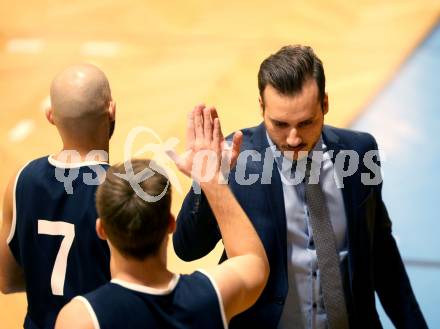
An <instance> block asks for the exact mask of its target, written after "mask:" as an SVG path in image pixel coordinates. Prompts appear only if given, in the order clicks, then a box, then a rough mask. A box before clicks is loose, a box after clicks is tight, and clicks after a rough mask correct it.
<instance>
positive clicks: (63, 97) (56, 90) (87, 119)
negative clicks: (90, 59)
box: [50, 64, 112, 139]
mask: <svg viewBox="0 0 440 329" xmlns="http://www.w3.org/2000/svg"><path fill="white" fill-rule="evenodd" d="M50 100H51V107H52V111H53V120H54V123H55V125H56V126H57V127H58V129H60V130H61V131H63V132H65V133H66V134H67V135H69V136H70V137H78V138H81V139H83V138H85V137H88V136H90V137H93V135H94V134H95V133H96V131H97V129H98V126H99V125H100V124H102V122H105V120H107V121H108V109H109V105H110V102H111V100H112V96H111V90H110V85H109V82H108V80H107V77H106V76H105V74H104V72H102V71H101V70H100V69H99V68H97V67H96V66H94V65H91V64H78V65H73V66H69V67H68V68H66V69H65V70H63V71H62V72H61V73H59V74H58V75H57V76H56V77H55V79H54V80H53V81H52V84H51V87H50Z"/></svg>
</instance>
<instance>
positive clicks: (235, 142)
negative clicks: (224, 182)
mask: <svg viewBox="0 0 440 329" xmlns="http://www.w3.org/2000/svg"><path fill="white" fill-rule="evenodd" d="M242 142H243V133H242V132H241V131H240V130H239V131H237V132H236V133H235V134H234V136H233V137H232V145H231V166H235V163H236V162H237V159H238V156H239V155H240V148H241V143H242Z"/></svg>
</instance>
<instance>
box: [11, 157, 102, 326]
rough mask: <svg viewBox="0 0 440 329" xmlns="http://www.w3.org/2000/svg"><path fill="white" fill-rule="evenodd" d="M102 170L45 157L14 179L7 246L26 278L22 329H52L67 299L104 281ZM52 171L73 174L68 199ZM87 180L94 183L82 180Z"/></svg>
mask: <svg viewBox="0 0 440 329" xmlns="http://www.w3.org/2000/svg"><path fill="white" fill-rule="evenodd" d="M67 167H68V168H67ZM107 168H108V165H107V164H106V163H102V162H97V161H90V162H83V163H78V164H72V165H70V166H66V164H63V163H62V162H59V161H57V160H55V159H54V158H53V157H51V156H49V157H44V158H40V159H37V160H34V161H32V162H30V163H29V164H28V165H26V166H25V167H24V168H23V170H22V171H21V172H20V174H19V175H18V177H17V181H16V184H15V189H14V197H15V209H14V212H15V216H14V218H13V223H12V227H11V231H10V236H9V238H8V243H9V247H10V249H11V251H12V254H13V255H14V257H15V259H16V260H17V262H18V264H19V265H20V266H21V267H22V268H23V271H24V275H25V281H26V293H27V299H28V314H27V317H26V320H25V328H47V327H52V326H53V324H54V321H55V318H56V316H57V313H58V311H59V310H60V309H61V308H62V307H63V306H64V305H65V304H66V303H67V302H69V301H70V299H71V298H72V297H74V296H76V295H77V294H78V293H80V292H83V293H86V292H89V291H91V290H93V289H95V288H96V287H99V286H100V285H102V284H104V283H106V282H107V281H108V280H109V278H110V272H109V261H110V254H109V249H108V246H107V244H106V242H105V241H103V240H100V239H99V238H98V237H97V235H96V233H95V220H96V218H97V217H98V216H97V212H96V208H95V191H96V188H97V183H98V181H99V177H101V179H102V177H103V175H104V174H105V169H107ZM55 170H62V171H66V172H68V173H69V174H68V175H71V174H72V172H75V171H76V172H77V173H78V178H77V179H75V180H74V181H73V182H72V191H71V192H72V193H71V194H69V193H67V192H66V189H65V186H64V183H63V182H60V181H58V180H57V179H56V177H55ZM88 175H91V177H92V179H93V180H94V181H95V182H90V181H87V179H84V177H89V176H88ZM75 176H76V174H75ZM84 181H86V182H84ZM90 183H94V185H91V184H90Z"/></svg>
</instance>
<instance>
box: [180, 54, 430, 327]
mask: <svg viewBox="0 0 440 329" xmlns="http://www.w3.org/2000/svg"><path fill="white" fill-rule="evenodd" d="M258 86H259V91H260V99H259V100H260V106H261V111H262V115H263V119H264V122H263V123H261V124H260V125H259V126H257V127H253V128H248V129H244V130H242V132H243V144H242V147H241V153H240V156H239V157H238V161H237V165H236V166H235V167H234V168H233V169H232V170H231V172H230V174H229V184H230V186H231V189H232V191H233V192H234V194H235V196H236V198H237V199H238V201H239V203H240V204H241V206H242V207H243V209H244V210H245V211H246V213H247V214H248V216H249V217H250V218H251V220H252V222H253V224H254V226H255V228H256V230H257V232H258V234H259V236H260V238H261V240H262V241H263V245H264V247H265V249H266V253H267V256H268V259H269V262H270V268H271V272H270V276H269V281H268V284H267V286H266V288H265V290H264V292H263V294H262V295H261V297H260V299H259V300H258V301H257V303H256V304H255V305H254V306H253V307H252V308H250V309H249V310H248V311H246V312H244V313H242V314H240V315H238V316H236V317H235V318H233V319H232V321H231V323H230V327H231V328H265V329H269V328H279V329H286V328H331V329H334V328H348V327H350V328H369V329H371V328H381V327H382V326H381V324H380V321H379V317H378V314H377V311H376V307H375V292H377V294H378V296H379V298H380V301H381V303H382V305H383V306H384V309H385V311H386V312H387V314H388V316H389V317H390V319H391V320H392V322H393V323H394V325H395V326H396V327H397V328H408V329H409V328H427V326H426V323H425V320H424V318H423V315H422V313H421V311H420V309H419V306H418V304H417V301H416V299H415V296H414V294H413V292H412V289H411V285H410V282H409V279H408V276H407V274H406V271H405V268H404V265H403V262H402V259H401V257H400V254H399V251H398V249H397V246H396V243H395V240H394V238H393V236H392V234H391V221H390V219H389V216H388V213H387V210H386V208H385V205H384V203H383V201H382V195H381V188H382V184H381V183H382V181H381V176H380V167H379V166H380V163H379V159H378V153H377V144H376V141H375V140H374V138H373V137H372V136H371V135H369V134H366V133H360V132H354V131H350V130H345V129H338V128H334V127H330V126H326V125H324V116H325V114H326V113H327V112H328V96H327V94H326V92H325V75H324V69H323V66H322V62H321V61H320V60H319V58H318V57H317V56H316V55H315V54H314V52H313V50H312V49H311V48H310V47H304V46H287V47H283V48H281V49H280V50H279V51H278V52H277V53H275V54H273V55H271V56H269V57H268V58H267V59H265V60H264V61H263V63H262V64H261V66H260V71H259V74H258ZM305 160H307V161H305ZM301 163H303V164H304V166H302V168H304V169H306V170H305V171H304V170H303V171H302V172H301V170H299V168H300V167H301V165H300V164H301ZM316 164H317V165H316ZM296 166H298V170H296V171H294V170H293V169H294V168H295V167H296ZM307 168H308V169H307ZM293 172H294V173H295V175H294V177H293V182H292V173H293ZM304 178H305V179H304ZM220 239H221V235H220V233H219V230H218V227H217V226H216V221H215V219H214V217H213V214H212V211H211V209H210V207H209V205H208V203H207V201H206V197H205V196H204V195H203V193H198V191H197V189H194V191H190V192H189V193H188V195H187V197H186V198H185V201H184V203H183V206H182V209H181V211H180V213H179V216H178V219H177V230H176V232H175V234H174V237H173V242H174V248H175V251H176V253H177V255H178V256H179V257H181V258H182V259H184V260H186V261H190V260H194V259H197V258H200V257H202V256H204V255H206V254H207V253H209V252H210V251H211V250H212V249H213V248H214V247H215V245H216V243H217V242H218V241H219V240H220ZM239 239H240V237H237V242H239ZM224 257H226V255H224Z"/></svg>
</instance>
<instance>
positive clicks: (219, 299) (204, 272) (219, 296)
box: [197, 269, 228, 329]
mask: <svg viewBox="0 0 440 329" xmlns="http://www.w3.org/2000/svg"><path fill="white" fill-rule="evenodd" d="M197 272H200V273H202V274H203V275H204V276H206V277H207V278H208V280H209V281H210V282H211V285H212V287H213V288H214V291H215V294H216V295H217V299H218V305H219V307H220V314H221V317H222V321H223V328H225V329H228V321H227V320H226V313H225V307H224V305H223V298H222V295H221V293H220V289H219V288H218V286H217V283H216V282H215V280H214V278H213V277H212V276H211V274H209V273H208V272H207V271H205V270H203V269H198V270H197Z"/></svg>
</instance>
